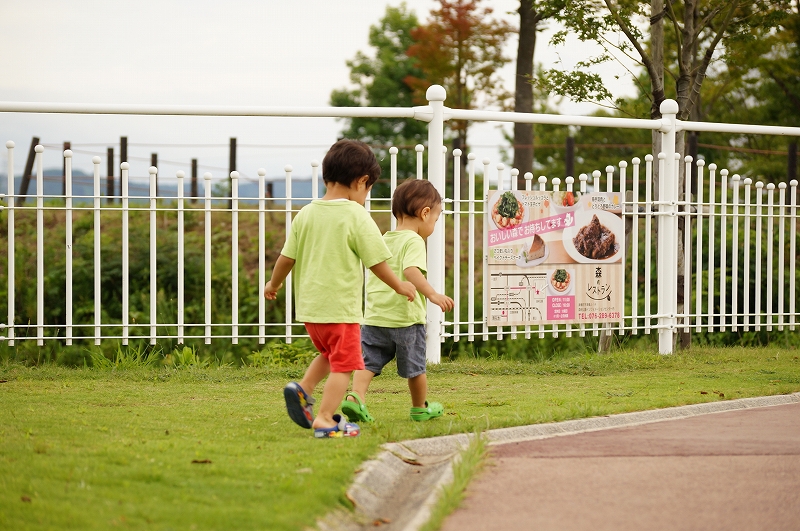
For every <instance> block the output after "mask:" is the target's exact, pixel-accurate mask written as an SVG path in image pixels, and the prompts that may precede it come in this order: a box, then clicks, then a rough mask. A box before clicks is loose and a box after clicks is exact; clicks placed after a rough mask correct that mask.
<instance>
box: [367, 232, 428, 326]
mask: <svg viewBox="0 0 800 531" xmlns="http://www.w3.org/2000/svg"><path fill="white" fill-rule="evenodd" d="M383 241H385V242H386V246H387V247H388V248H389V250H390V251H391V252H392V257H391V258H390V259H389V260H388V262H387V263H388V264H389V267H391V268H392V271H394V273H395V274H396V275H397V276H398V277H399V278H400V280H408V279H407V278H406V276H405V274H403V271H405V270H406V268H408V267H416V268H419V270H420V271H422V273H423V274H425V272H426V271H427V269H428V266H427V260H426V252H425V241H424V240H423V239H422V237H421V236H420V235H419V234H417V233H416V232H413V231H410V230H400V231H389V232H387V233H386V234H384V235H383ZM426 311H427V310H426V307H425V297H423V296H422V294H421V293H419V292H417V296H416V298H415V299H414V302H408V299H406V298H405V297H403V296H402V295H398V294H397V293H396V292H395V291H394V290H393V289H392V288H390V287H389V286H387V285H386V284H384V283H383V282H382V281H381V279H379V278H378V277H376V276H375V275H374V274H372V272H367V309H366V311H365V312H364V324H368V325H371V326H382V327H385V328H404V327H406V326H411V325H414V324H425V315H426Z"/></svg>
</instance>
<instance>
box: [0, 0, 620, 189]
mask: <svg viewBox="0 0 800 531" xmlns="http://www.w3.org/2000/svg"><path fill="white" fill-rule="evenodd" d="M399 3H400V2H399V1H385V0H337V1H335V2H331V1H322V0H301V1H295V2H287V1H278V0H260V1H255V0H228V1H226V2H224V3H222V2H219V1H214V2H211V1H209V0H193V1H191V2H189V1H186V0H183V1H178V0H139V1H137V2H119V1H109V0H75V1H72V2H66V1H64V0H37V1H35V2H33V1H30V0H2V2H0V50H3V66H2V67H1V68H2V75H0V100H5V101H46V102H92V103H130V104H140V103H148V104H176V105H184V104H193V105H255V106H312V107H318V106H327V105H328V101H329V98H330V93H331V91H332V90H333V89H336V88H341V87H345V86H347V85H348V83H349V79H348V76H349V69H348V68H347V66H346V64H345V62H346V61H347V60H348V59H351V58H353V57H354V56H355V54H356V52H357V51H359V50H361V51H364V52H366V53H369V52H370V48H369V47H368V44H367V38H368V32H369V26H370V25H372V24H376V23H377V22H378V20H379V19H380V18H381V17H382V16H383V15H384V13H385V9H386V6H387V5H394V6H396V5H399ZM406 4H407V6H408V7H409V8H410V9H411V10H413V11H415V12H416V14H417V16H418V18H420V20H422V21H424V20H426V19H427V18H428V14H429V12H430V9H431V8H432V7H434V6H435V5H437V4H438V2H434V1H433V0H407V2H406ZM485 4H486V5H491V6H493V7H494V8H495V13H497V14H498V16H502V17H505V18H507V19H508V20H509V21H510V22H512V23H513V24H514V25H517V24H518V17H517V16H516V9H517V8H518V6H519V2H518V1H517V0H491V2H485ZM547 38H548V37H547V36H545V37H540V39H539V41H538V44H537V49H536V56H535V61H536V62H537V63H538V62H542V63H545V64H546V65H550V64H552V63H553V62H554V61H555V60H556V59H557V58H559V57H560V58H561V59H563V60H564V61H565V63H569V62H570V61H572V62H574V61H575V60H577V56H579V55H584V54H585V48H579V47H577V46H574V45H573V46H567V47H566V48H561V49H558V50H556V49H552V48H551V47H549V46H548V45H547ZM516 46H517V40H516V36H513V38H511V39H509V43H508V49H507V55H508V56H509V57H510V58H512V59H513V58H514V56H515V54H516ZM513 69H514V66H513V61H512V63H510V64H509V66H508V67H507V68H506V69H505V70H504V72H503V76H504V79H505V82H506V84H507V85H508V87H509V88H511V89H512V90H513V71H514V70H513ZM618 73H621V69H620V72H618ZM613 74H614V72H609V74H608V75H609V76H613ZM564 111H565V112H568V113H572V114H579V113H587V112H590V111H591V108H587V107H580V106H574V105H573V106H566V107H564ZM341 128H342V125H341V123H338V122H337V121H335V120H333V119H310V118H291V119H287V118H195V117H146V116H122V117H114V116H75V115H71V116H68V115H35V114H0V140H1V141H2V144H0V145H3V147H2V149H0V152H2V154H1V155H0V162H2V167H0V172H5V168H6V153H5V148H4V143H5V141H7V140H13V141H14V142H15V143H16V145H17V149H16V151H15V173H17V174H19V173H21V172H22V170H23V167H24V163H25V158H26V156H27V150H28V148H29V145H30V142H31V137H32V136H38V137H40V138H41V142H42V143H43V144H45V145H46V147H47V150H46V158H45V167H60V166H61V162H60V158H59V156H60V152H61V148H60V146H61V144H62V143H63V142H64V141H71V142H72V145H73V151H74V152H75V162H74V165H75V167H77V168H79V169H83V170H85V171H90V170H91V158H92V156H93V155H95V154H96V155H101V156H102V158H103V163H102V174H103V175H105V165H106V162H105V153H106V147H114V148H115V154H116V155H117V156H118V155H119V148H118V143H119V137H120V136H127V137H128V142H129V149H128V155H129V160H130V162H131V167H132V172H131V173H132V175H134V176H136V175H138V176H146V175H147V167H148V166H149V160H150V153H153V152H157V153H158V156H159V170H160V172H159V173H160V175H163V176H174V175H175V172H176V171H177V170H181V169H182V170H184V171H186V172H187V173H188V172H189V168H190V166H189V165H190V160H191V159H192V158H197V159H198V161H199V165H200V173H201V174H202V173H203V172H205V171H211V172H212V173H213V174H214V177H215V178H218V177H219V178H221V177H223V176H224V175H225V174H226V168H227V165H228V162H227V160H228V148H227V144H228V142H229V138H230V137H236V138H237V142H238V143H239V145H240V146H241V147H240V148H239V156H238V169H239V170H240V172H242V173H243V174H244V176H246V177H249V178H255V177H256V175H257V174H256V170H257V169H258V168H259V167H263V168H266V169H267V171H268V175H269V176H270V177H278V176H281V175H282V168H283V166H284V165H286V164H291V165H293V166H294V167H295V169H296V172H295V173H296V174H297V175H309V174H310V166H309V164H310V161H311V160H312V159H318V160H321V158H322V156H324V153H325V149H326V148H327V147H328V146H329V145H330V144H331V143H333V142H334V141H335V140H336V136H337V133H338V132H339V131H340V130H341ZM471 135H472V136H471V140H472V144H474V145H476V146H478V147H476V153H477V154H478V155H479V157H480V158H482V157H483V156H491V157H497V152H496V149H493V148H491V147H490V146H492V145H495V146H496V145H498V144H501V143H502V142H503V141H502V138H501V135H500V133H499V132H498V131H497V128H496V126H494V125H484V126H481V127H478V128H476V129H475V130H474V131H473V132H471ZM176 144H179V145H187V144H188V145H189V146H183V147H181V146H175V145H176ZM51 146H52V147H51ZM482 146H486V147H482ZM481 149H483V150H485V154H484V153H483V152H481V151H480V150H481Z"/></svg>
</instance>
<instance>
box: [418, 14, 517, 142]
mask: <svg viewBox="0 0 800 531" xmlns="http://www.w3.org/2000/svg"><path fill="white" fill-rule="evenodd" d="M439 3H440V7H439V9H435V10H433V11H431V16H430V19H429V20H428V23H427V24H425V25H423V26H420V27H418V28H415V29H414V30H412V32H411V36H412V38H413V40H414V44H412V45H411V47H409V49H408V52H407V53H408V55H409V56H410V57H413V58H414V59H416V60H417V64H418V65H419V68H420V70H421V71H422V73H423V76H415V75H409V76H408V77H407V78H406V82H407V83H408V85H409V86H411V87H412V88H413V89H414V94H415V97H416V101H417V102H418V103H421V104H422V103H424V102H425V91H426V90H427V89H428V87H430V86H431V85H433V84H440V85H442V86H444V88H445V89H446V90H447V102H446V103H447V105H448V106H449V107H453V108H457V109H473V108H475V107H483V108H485V107H487V106H491V105H497V104H499V105H501V106H508V100H509V99H510V94H509V93H508V91H506V90H505V89H504V88H503V83H502V82H501V80H500V79H499V75H498V70H499V69H500V68H501V67H502V66H503V65H505V64H506V63H508V62H509V61H510V59H509V58H507V57H506V56H504V55H503V45H504V44H505V42H506V39H507V38H508V36H509V34H510V33H512V32H513V31H514V30H515V29H514V28H513V27H512V26H511V25H510V24H508V23H507V22H505V21H502V20H496V19H493V18H492V16H491V15H492V12H493V10H492V8H491V7H481V6H480V4H481V0H470V1H467V0H452V1H450V0H439ZM448 126H449V127H450V128H451V129H452V131H453V132H454V133H455V135H456V138H457V145H458V146H460V147H461V148H462V149H466V148H467V128H468V127H469V124H468V123H466V122H465V121H461V120H453V121H451V122H448Z"/></svg>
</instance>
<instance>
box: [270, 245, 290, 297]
mask: <svg viewBox="0 0 800 531" xmlns="http://www.w3.org/2000/svg"><path fill="white" fill-rule="evenodd" d="M294 262H295V261H294V260H292V259H291V258H286V257H285V256H283V255H280V256H279V257H278V260H277V261H276V262H275V267H273V268H272V278H270V279H269V281H268V282H267V283H266V284H265V285H264V297H266V298H268V299H269V300H275V298H276V297H277V296H278V290H279V289H281V287H282V286H283V281H284V280H286V277H287V276H288V275H289V273H290V272H291V270H292V268H293V267H294Z"/></svg>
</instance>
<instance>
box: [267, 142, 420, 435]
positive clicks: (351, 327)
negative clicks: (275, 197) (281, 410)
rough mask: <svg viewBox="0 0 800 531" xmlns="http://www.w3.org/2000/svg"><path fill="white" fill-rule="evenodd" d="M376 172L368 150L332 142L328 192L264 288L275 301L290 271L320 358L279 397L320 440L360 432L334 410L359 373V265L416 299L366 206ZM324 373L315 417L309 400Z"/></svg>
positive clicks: (303, 220) (295, 226)
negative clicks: (394, 268)
mask: <svg viewBox="0 0 800 531" xmlns="http://www.w3.org/2000/svg"><path fill="white" fill-rule="evenodd" d="M380 174H381V168H380V165H379V164H378V161H377V160H376V158H375V155H374V154H373V153H372V151H371V150H370V148H369V146H367V145H366V144H364V143H363V142H358V141H355V140H340V141H338V142H336V143H335V144H334V145H333V146H332V147H331V148H330V150H329V151H328V153H327V154H326V155H325V158H324V159H323V161H322V178H323V180H324V182H325V188H326V192H325V195H324V196H323V198H322V199H319V200H315V201H312V202H311V203H310V204H308V205H306V206H304V207H303V208H302V209H300V212H298V214H297V216H295V218H294V221H293V222H292V227H291V231H290V232H289V234H287V236H286V243H285V244H284V246H283V249H282V250H281V254H280V256H279V257H278V260H277V261H276V263H275V267H274V268H273V270H272V277H271V278H270V280H269V281H268V282H267V284H266V285H265V286H264V296H265V297H266V298H267V299H270V300H274V299H275V298H276V296H277V291H278V290H279V289H280V288H281V286H282V285H283V281H284V280H285V279H286V276H287V275H288V274H289V272H290V271H292V270H293V271H294V275H293V277H294V298H295V316H296V319H297V320H298V321H301V322H303V323H304V324H305V327H306V330H307V331H308V334H309V336H310V337H311V341H312V342H313V343H314V346H315V347H316V348H317V350H319V352H320V354H319V355H318V356H317V357H316V358H315V359H314V360H313V361H312V362H311V364H310V365H309V367H308V369H307V370H306V373H305V375H304V376H303V379H302V380H301V381H300V382H299V383H296V382H290V383H289V384H287V385H286V387H285V388H284V392H283V394H284V398H285V400H286V410H287V412H288V413H289V417H290V418H291V419H292V420H293V421H294V422H295V423H297V424H298V425H299V426H301V427H303V428H313V429H314V436H315V437H318V438H327V437H353V436H357V435H358V434H359V433H360V429H359V427H358V425H356V424H352V423H349V422H345V420H344V419H342V418H341V416H340V415H337V414H335V413H336V408H337V407H338V406H339V403H340V402H341V401H342V399H343V398H344V396H345V393H346V392H347V387H348V386H349V384H350V374H351V373H352V371H354V370H358V369H363V368H364V360H363V357H362V355H361V334H360V328H359V327H360V324H361V322H362V320H363V313H362V305H363V296H362V292H363V288H362V285H363V270H364V269H363V268H364V266H366V267H367V268H368V269H369V270H370V271H372V273H373V274H374V276H376V277H377V278H379V279H380V281H382V282H385V283H386V284H387V285H388V287H389V289H391V290H392V293H395V296H396V297H397V299H398V301H399V302H401V303H402V304H409V301H413V300H414V298H415V296H416V289H415V288H414V285H413V284H411V283H410V282H404V281H401V280H400V279H398V278H397V275H395V274H394V273H393V272H392V270H391V268H390V267H389V265H388V264H387V263H386V260H388V259H389V258H391V256H392V253H391V252H390V251H389V249H388V248H387V247H386V244H385V243H384V242H383V239H382V237H381V232H380V229H378V226H377V225H376V224H375V222H374V221H373V220H372V218H371V217H370V215H369V213H367V211H366V210H365V209H364V202H365V200H366V198H367V194H368V193H369V191H370V189H371V188H372V185H373V184H374V183H375V181H377V180H378V177H380ZM362 264H363V265H362ZM326 376H327V377H328V380H327V382H326V383H325V387H324V389H323V393H322V399H321V402H320V406H319V413H318V415H317V417H316V418H315V417H314V414H313V404H314V403H315V400H314V399H313V398H311V395H312V394H313V392H314V389H315V388H316V386H317V384H319V382H321V381H322V379H323V378H325V377H326Z"/></svg>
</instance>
